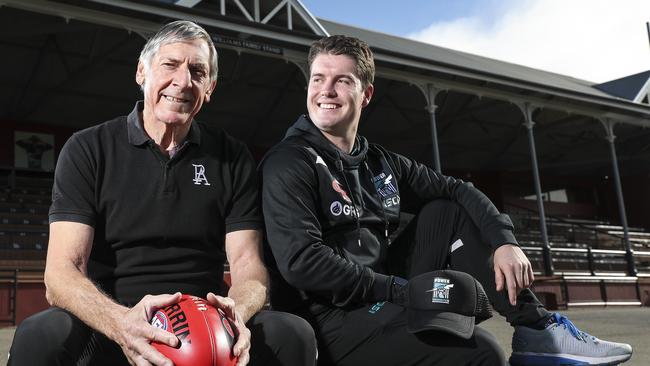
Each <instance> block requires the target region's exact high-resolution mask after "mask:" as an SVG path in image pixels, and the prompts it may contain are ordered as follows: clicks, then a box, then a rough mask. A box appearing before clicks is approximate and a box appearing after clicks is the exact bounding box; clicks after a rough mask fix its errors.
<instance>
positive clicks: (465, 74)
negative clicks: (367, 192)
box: [0, 0, 650, 171]
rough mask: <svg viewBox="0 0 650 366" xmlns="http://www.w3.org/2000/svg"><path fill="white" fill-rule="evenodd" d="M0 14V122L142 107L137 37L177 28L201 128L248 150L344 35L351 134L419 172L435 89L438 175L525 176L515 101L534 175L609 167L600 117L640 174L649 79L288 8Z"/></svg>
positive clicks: (160, 5)
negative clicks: (350, 48)
mask: <svg viewBox="0 0 650 366" xmlns="http://www.w3.org/2000/svg"><path fill="white" fill-rule="evenodd" d="M0 3H2V4H3V5H4V6H2V7H0V52H1V53H2V54H3V55H11V56H12V57H4V58H3V60H2V68H0V72H1V73H2V80H3V83H0V100H2V101H3V103H1V104H0V120H5V121H14V122H17V123H28V122H35V123H38V124H50V125H58V126H65V127H70V128H74V129H79V128H83V127H86V126H89V125H90V124H93V123H97V122H100V121H103V120H107V119H109V118H113V117H115V116H117V115H122V114H124V113H127V112H128V111H129V110H130V109H131V108H132V103H133V101H135V100H137V99H139V98H141V93H140V90H139V88H138V87H137V85H136V84H135V82H134V80H133V74H134V72H135V67H136V64H137V55H138V54H139V51H140V49H141V47H142V45H143V44H144V40H145V38H146V37H147V36H148V35H150V34H151V33H152V32H154V31H155V30H156V29H158V27H159V26H160V25H161V24H163V23H166V22H168V21H170V20H173V19H188V20H194V21H196V22H198V23H200V24H202V25H203V26H205V27H206V29H207V30H208V31H209V32H210V33H211V34H212V35H213V38H214V40H215V43H216V46H217V48H218V49H219V67H220V71H219V79H218V86H217V88H216V90H215V95H214V97H213V98H212V99H213V101H212V102H211V103H209V104H208V105H206V106H204V108H203V110H202V111H201V115H200V116H199V118H200V119H203V120H210V121H216V122H215V123H219V124H220V125H222V126H223V127H224V128H225V129H226V130H228V131H229V132H230V133H231V134H233V135H234V136H236V137H238V138H240V139H242V140H244V141H245V142H247V143H248V144H249V145H250V146H258V147H260V150H263V149H264V148H267V147H268V146H270V145H271V144H273V143H274V142H276V141H278V140H279V139H280V138H281V137H282V136H283V134H284V131H285V130H286V128H287V127H288V125H289V124H290V123H291V122H292V121H293V120H295V118H296V116H298V115H299V114H301V113H304V112H305V106H304V98H305V86H306V79H305V76H306V75H305V74H306V72H308V71H307V70H306V69H307V65H306V54H307V51H308V47H309V44H310V43H311V42H312V41H313V40H314V39H317V38H319V37H322V36H323V35H326V34H341V33H343V34H348V35H353V36H357V37H359V38H361V39H363V40H365V41H366V42H368V43H369V44H370V45H371V47H372V48H373V50H374V51H375V57H376V61H377V66H378V67H377V79H376V85H375V86H376V88H375V96H374V97H373V102H372V103H371V105H370V106H369V107H368V108H367V109H366V110H365V111H364V113H363V115H362V118H363V120H362V127H361V132H362V133H363V134H365V135H367V136H368V137H370V138H371V139H372V140H374V141H377V142H380V143H383V144H385V145H386V146H388V147H389V148H392V149H394V150H396V151H399V152H402V153H404V154H407V155H410V156H413V157H415V158H417V159H418V160H420V161H426V160H427V159H428V158H430V155H431V153H430V151H431V145H430V144H431V141H430V140H431V138H430V134H429V133H430V132H429V115H428V113H427V112H426V110H425V109H424V107H425V106H426V104H427V97H426V95H425V93H424V92H425V91H426V90H427V86H435V88H437V89H438V90H442V91H443V92H441V93H439V94H438V95H437V96H438V98H437V101H436V103H437V104H438V109H437V112H436V114H437V116H438V119H439V121H438V129H439V138H440V141H441V149H442V152H441V156H442V157H443V159H444V163H443V165H445V166H452V167H461V168H463V169H465V168H466V169H502V168H503V167H515V168H517V167H518V168H519V169H524V168H526V167H529V164H530V160H529V153H528V145H527V140H526V136H525V134H522V128H521V123H522V119H523V117H522V113H521V111H520V110H519V109H518V107H521V105H522V104H523V103H530V104H531V105H534V106H536V107H538V108H537V110H536V112H535V115H534V118H535V122H536V123H537V127H536V133H537V135H536V140H537V141H538V144H539V146H538V153H539V156H540V164H541V166H542V167H545V166H547V167H548V166H563V167H565V166H566V164H565V162H566V161H570V160H573V161H577V162H578V163H580V164H582V163H583V162H584V161H585V160H588V161H590V162H591V163H593V165H598V166H599V167H601V168H602V170H606V169H610V166H609V165H608V164H609V163H610V160H609V155H608V154H609V150H608V149H606V148H605V149H603V146H605V147H606V146H607V145H606V143H605V142H604V141H605V140H604V138H603V134H604V129H603V128H602V126H601V125H600V123H599V122H598V121H599V120H600V121H602V120H606V119H611V120H612V121H616V122H621V123H619V125H617V126H618V127H617V131H616V134H617V143H619V144H620V145H621V146H624V149H621V150H620V151H619V152H620V156H619V157H620V159H621V161H625V159H628V160H627V161H628V162H629V161H631V159H637V160H635V161H638V165H637V163H635V165H634V168H631V169H630V170H632V171H635V170H638V169H636V167H637V166H640V167H643V166H647V164H646V163H644V162H643V159H645V158H646V157H648V155H650V147H649V145H648V144H647V143H646V141H647V140H648V133H647V129H644V128H645V127H650V106H648V105H645V104H641V103H638V102H639V101H635V100H634V99H631V98H629V95H631V94H633V92H630V93H620V92H619V90H628V91H629V90H634V89H635V88H639V87H641V86H642V85H641V84H642V83H641V81H642V80H643V77H645V78H646V80H647V77H648V75H647V74H644V75H645V76H644V75H640V76H636V77H630V79H627V80H623V81H620V82H617V83H616V85H614V84H612V85H607V83H606V84H602V85H595V84H594V83H592V82H589V81H585V80H580V79H576V78H572V77H569V76H565V75H559V74H555V73H551V72H547V71H543V70H538V69H534V68H529V67H525V66H521V65H516V64H512V63H507V62H503V61H498V60H494V59H489V58H486V57H481V56H477V55H472V54H469V53H465V52H460V51H455V50H451V49H448V48H443V47H437V46H433V45H430V44H425V43H421V42H417V41H413V40H409V39H405V38H400V37H396V36H393V35H388V34H383V33H380V32H375V31H370V30H366V29H361V28H357V27H353V26H349V25H344V24H340V23H336V22H333V21H329V20H325V19H319V18H315V17H314V16H313V15H312V14H311V13H310V12H309V10H308V9H306V8H305V7H304V6H303V4H302V3H301V2H300V1H299V0H202V1H201V0H110V1H109V0H90V1H85V0H30V1H23V0H0ZM16 24H20V25H21V27H16ZM614 86H616V88H615V87H614ZM623 86H625V88H624V87H623ZM646 87H647V85H646ZM515 104H516V105H515ZM603 143H604V145H603ZM646 161H647V160H646ZM578 163H576V164H578ZM583 165H584V164H583ZM622 165H623V168H625V166H630V167H632V165H631V164H630V163H628V164H627V165H626V164H622ZM572 169H573V168H572ZM644 169H645V170H648V169H650V167H646V168H644Z"/></svg>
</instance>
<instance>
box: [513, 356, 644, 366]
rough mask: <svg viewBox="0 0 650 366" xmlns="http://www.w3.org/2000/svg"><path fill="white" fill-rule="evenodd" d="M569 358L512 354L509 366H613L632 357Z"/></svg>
mask: <svg viewBox="0 0 650 366" xmlns="http://www.w3.org/2000/svg"><path fill="white" fill-rule="evenodd" d="M570 357H571V355H565V357H560V356H558V355H544V354H514V353H513V354H512V356H510V360H509V362H510V365H511V366H614V365H618V364H620V363H623V362H625V361H627V360H629V359H630V358H631V357H632V355H623V356H613V357H608V358H607V359H605V360H603V359H600V360H598V359H594V358H591V360H579V359H574V358H570ZM576 357H577V356H576Z"/></svg>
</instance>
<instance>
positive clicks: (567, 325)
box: [553, 313, 596, 342]
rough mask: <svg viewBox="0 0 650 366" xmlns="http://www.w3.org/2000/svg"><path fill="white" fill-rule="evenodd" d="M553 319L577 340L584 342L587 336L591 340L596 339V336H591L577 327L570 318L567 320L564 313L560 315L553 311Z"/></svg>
mask: <svg viewBox="0 0 650 366" xmlns="http://www.w3.org/2000/svg"><path fill="white" fill-rule="evenodd" d="M553 319H555V322H556V323H557V324H558V325H562V326H564V329H567V330H568V331H569V332H570V333H571V335H572V336H574V337H575V338H576V339H578V340H581V341H584V342H586V341H587V338H589V337H591V339H592V340H593V341H595V340H596V337H594V336H591V335H589V334H588V333H586V332H583V331H581V330H580V329H578V327H576V326H575V324H573V323H572V322H571V320H569V318H567V317H566V316H564V315H560V314H559V313H554V314H553Z"/></svg>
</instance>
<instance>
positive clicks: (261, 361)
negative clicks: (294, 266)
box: [8, 308, 316, 366]
mask: <svg viewBox="0 0 650 366" xmlns="http://www.w3.org/2000/svg"><path fill="white" fill-rule="evenodd" d="M246 326H247V327H248V329H250V331H251V344H252V346H251V350H250V354H251V361H250V363H249V365H254V366H255V365H273V366H276V365H283V366H295V365H309V366H312V365H314V363H315V359H316V343H315V339H314V332H313V330H312V328H311V326H310V325H309V324H308V323H307V322H306V321H304V320H303V319H301V318H299V317H297V316H295V315H291V314H288V313H281V312H275V311H261V312H259V313H257V314H256V315H255V316H253V317H252V318H251V319H250V320H249V321H248V323H247V324H246ZM8 365H9V366H22V365H25V366H39V365H43V366H44V365H57V366H58V365H61V366H63V365H65V366H73V365H79V366H81V365H93V366H99V365H106V366H109V365H110V366H121V365H124V366H128V365H129V363H128V361H127V360H126V357H125V356H124V354H123V353H122V349H121V348H120V347H119V346H118V345H117V343H115V342H113V341H110V340H109V339H108V338H106V337H105V336H104V335H102V334H100V333H98V332H95V331H93V330H92V329H90V328H89V327H88V326H86V325H85V324H84V323H83V322H82V321H81V320H79V319H78V318H77V317H75V316H74V315H72V314H70V313H69V312H67V311H65V310H62V309H60V308H50V309H48V310H45V311H42V312H40V313H37V314H35V315H32V316H31V317H29V318H27V319H25V320H24V321H23V322H22V323H21V324H20V326H19V327H18V328H17V329H16V333H15V335H14V340H13V343H12V345H11V350H10V357H9V363H8Z"/></svg>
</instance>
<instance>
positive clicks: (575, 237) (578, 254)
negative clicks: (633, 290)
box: [510, 210, 650, 275]
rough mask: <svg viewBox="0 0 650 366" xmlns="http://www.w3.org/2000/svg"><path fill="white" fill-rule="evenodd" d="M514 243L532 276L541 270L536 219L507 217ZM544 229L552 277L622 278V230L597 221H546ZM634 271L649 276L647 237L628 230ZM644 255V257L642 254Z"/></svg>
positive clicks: (517, 215)
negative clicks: (513, 228) (532, 270)
mask: <svg viewBox="0 0 650 366" xmlns="http://www.w3.org/2000/svg"><path fill="white" fill-rule="evenodd" d="M510 215H511V218H512V219H513V221H514V223H515V226H516V228H517V239H518V240H519V241H520V244H521V245H522V246H523V247H524V249H525V251H526V254H527V255H528V257H529V259H530V260H531V262H532V263H533V266H534V268H535V270H536V272H538V273H541V272H542V270H543V263H544V262H543V256H542V250H541V247H542V239H541V233H540V224H539V217H538V216H536V215H535V214H534V213H531V212H524V211H522V210H516V212H514V213H512V212H511V213H510ZM546 228H547V234H548V240H549V244H550V246H551V257H552V260H553V267H554V269H555V273H556V274H559V275H563V274H564V275H593V274H597V275H625V273H626V271H627V262H626V259H625V246H624V240H623V228H622V227H621V226H616V225H611V224H609V223H608V222H603V221H598V220H584V219H572V218H557V217H550V218H547V219H546ZM629 237H630V243H631V244H632V247H633V248H632V249H633V250H635V252H638V253H636V254H635V256H638V258H636V263H637V269H638V270H639V272H641V273H647V274H650V233H646V232H645V231H644V230H643V229H642V228H629ZM644 252H647V255H645V254H644Z"/></svg>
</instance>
